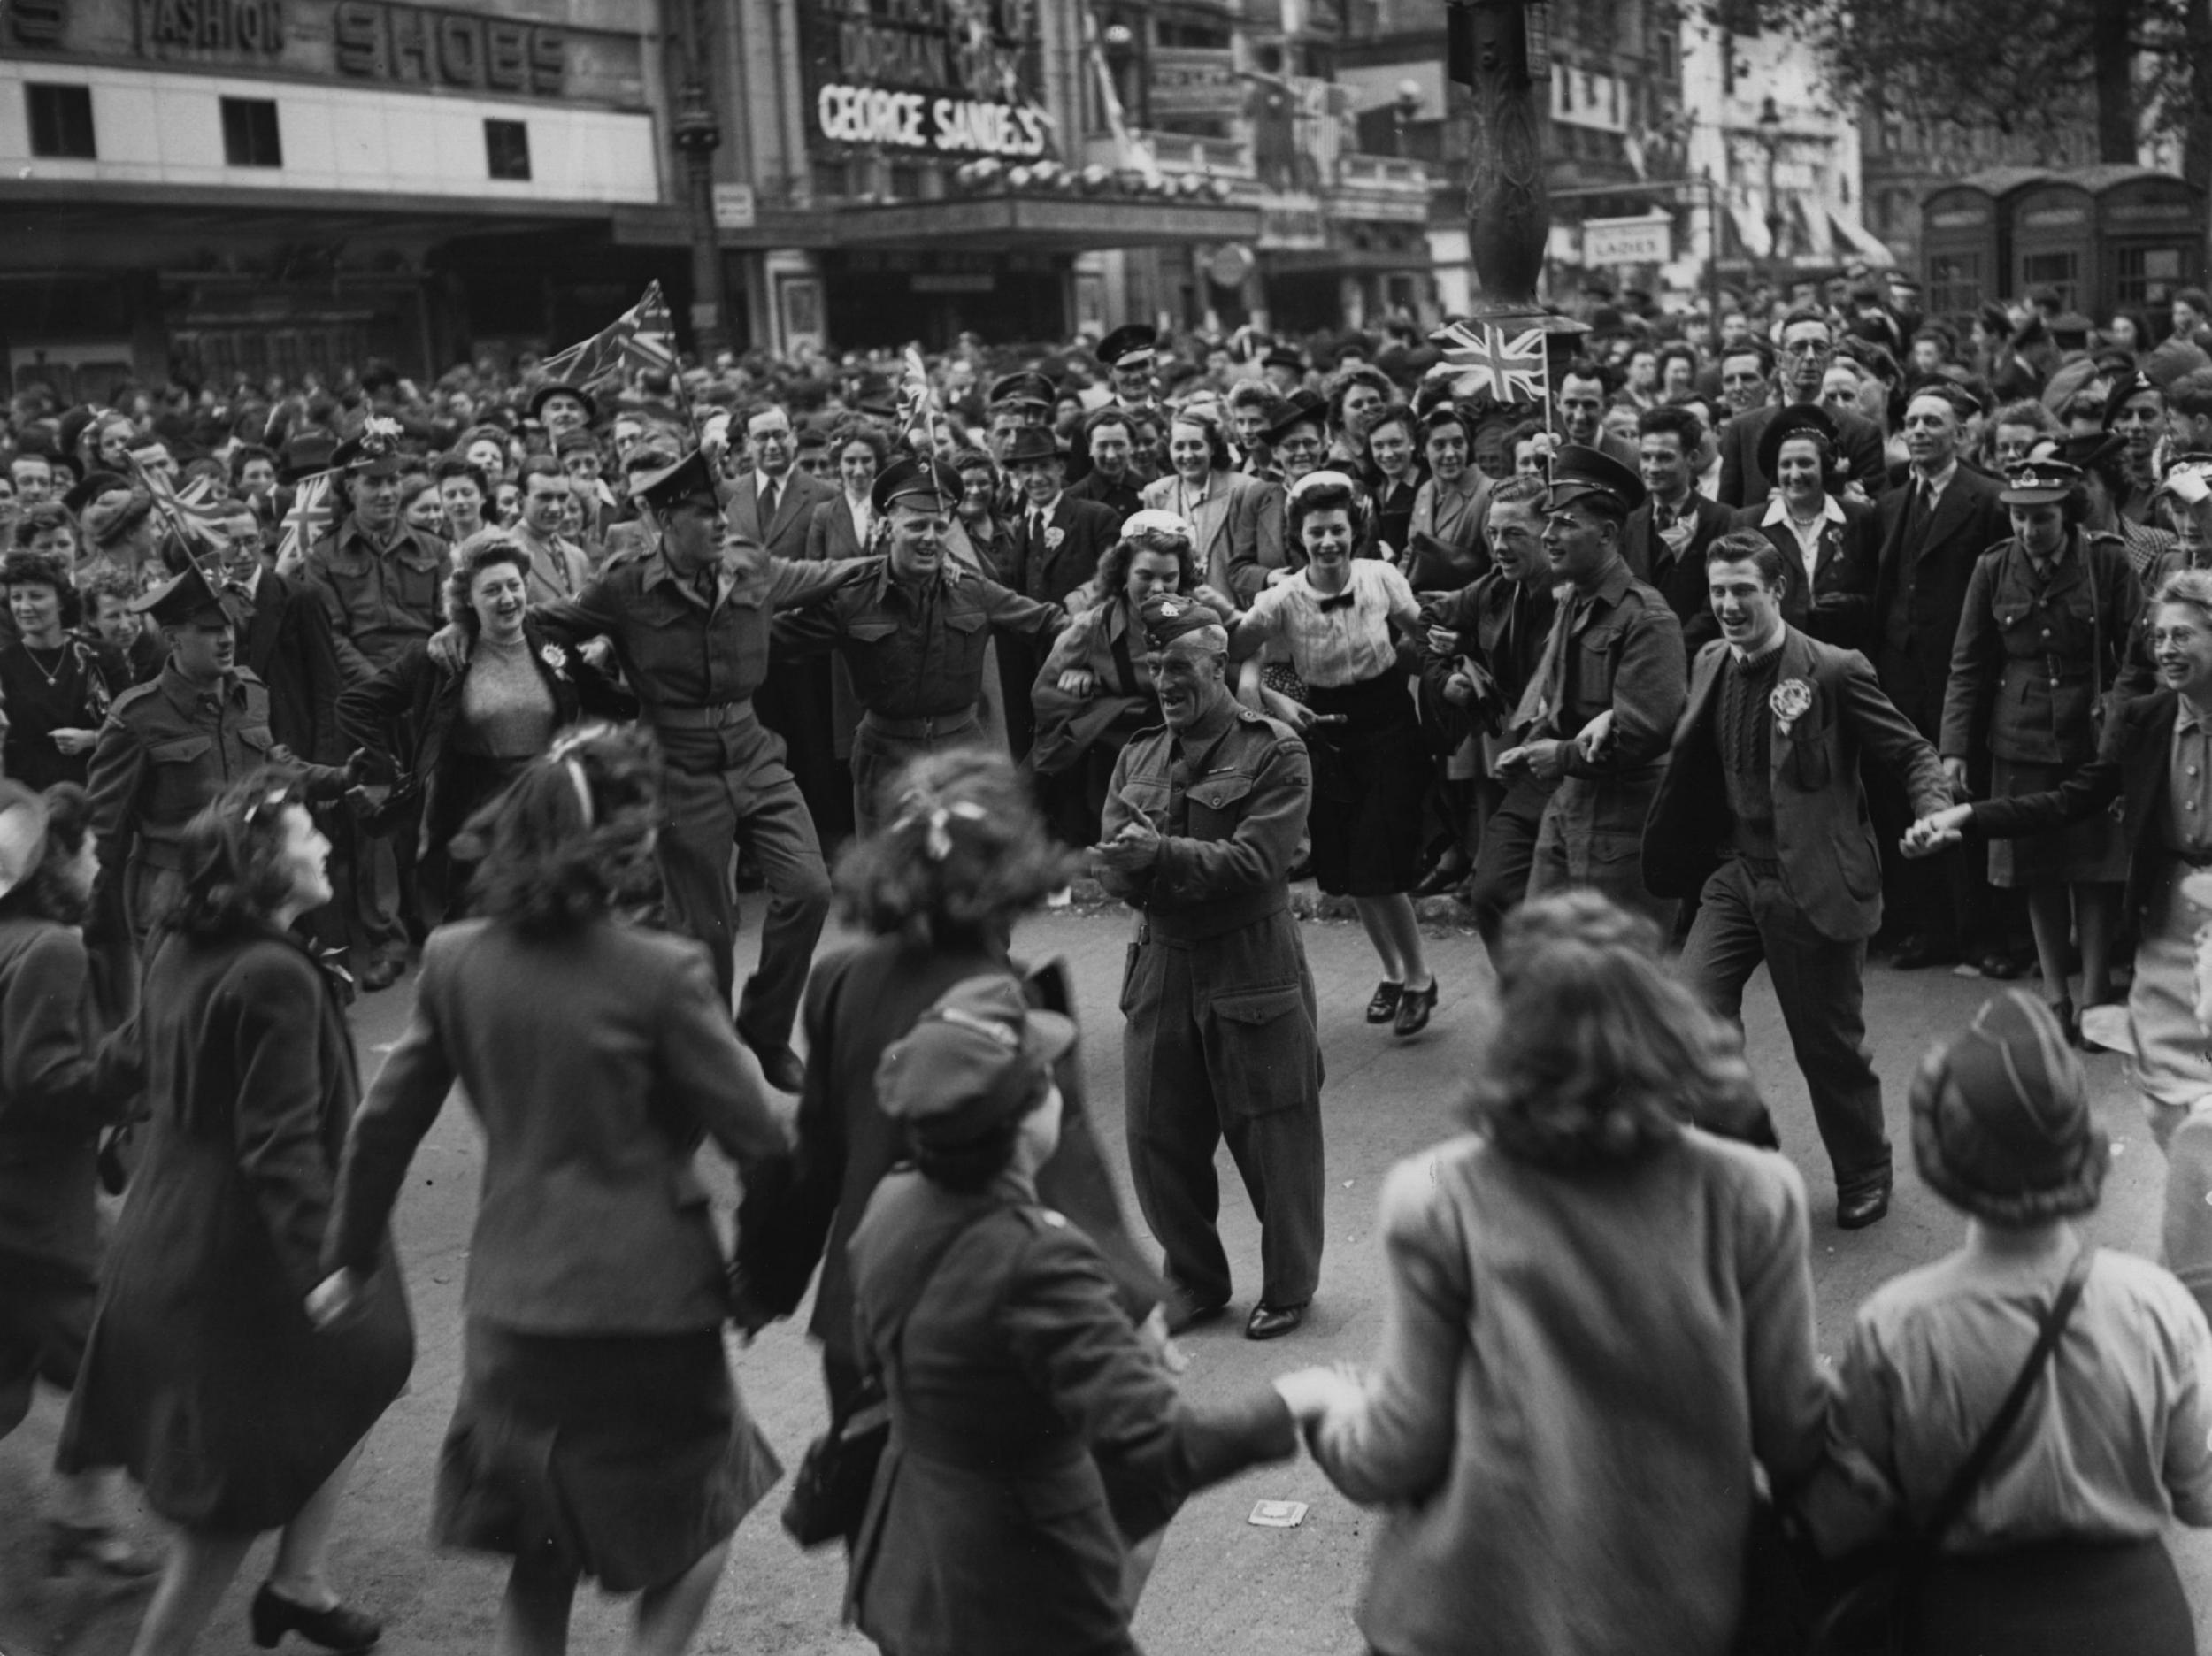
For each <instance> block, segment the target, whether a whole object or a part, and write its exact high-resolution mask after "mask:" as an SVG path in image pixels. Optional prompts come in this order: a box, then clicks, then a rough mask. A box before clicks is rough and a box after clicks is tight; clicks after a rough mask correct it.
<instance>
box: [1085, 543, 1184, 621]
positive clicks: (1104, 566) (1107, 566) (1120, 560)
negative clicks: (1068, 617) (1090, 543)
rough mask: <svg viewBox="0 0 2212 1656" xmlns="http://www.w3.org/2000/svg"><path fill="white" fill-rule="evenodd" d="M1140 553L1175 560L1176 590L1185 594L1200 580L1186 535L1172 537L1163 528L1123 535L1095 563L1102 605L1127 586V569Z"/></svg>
mask: <svg viewBox="0 0 2212 1656" xmlns="http://www.w3.org/2000/svg"><path fill="white" fill-rule="evenodd" d="M1140 552H1155V553H1165V554H1168V555H1170V556H1172V557H1173V558H1174V559H1175V577H1176V582H1175V590H1176V591H1177V592H1179V593H1187V592H1191V591H1194V590H1195V589H1196V587H1197V586H1198V582H1199V579H1200V571H1199V568H1198V559H1197V556H1196V555H1195V554H1194V552H1193V551H1192V549H1191V540H1190V537H1189V536H1188V535H1180V534H1171V533H1168V532H1167V531H1166V530H1164V529H1140V530H1138V531H1137V533H1134V534H1125V535H1124V536H1122V538H1121V539H1120V540H1117V541H1115V542H1114V544H1113V545H1112V546H1110V547H1109V548H1107V549H1106V556H1104V557H1102V558H1101V559H1099V561H1098V576H1097V582H1098V596H1099V602H1102V603H1111V602H1113V601H1114V600H1115V599H1117V598H1118V597H1120V596H1121V594H1122V589H1123V588H1124V587H1125V586H1128V585H1129V566H1130V565H1131V564H1132V563H1135V562H1136V560H1137V554H1138V553H1140Z"/></svg>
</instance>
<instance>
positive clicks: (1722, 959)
mask: <svg viewBox="0 0 2212 1656" xmlns="http://www.w3.org/2000/svg"><path fill="white" fill-rule="evenodd" d="M1705 559H1706V563H1705V570H1706V580H1707V586H1708V590H1709V595H1710V602H1711V605H1712V610H1713V616H1714V618H1715V620H1716V621H1717V623H1718V625H1719V628H1720V637H1719V638H1718V639H1717V640H1714V641H1713V642H1711V643H1709V644H1708V645H1706V646H1705V648H1703V649H1702V650H1701V651H1700V652H1699V654H1698V657H1697V663H1696V665H1695V666H1694V668H1693V669H1692V671H1691V675H1690V694H1689V700H1688V703H1687V705H1686V708H1685V709H1684V711H1683V715H1682V719H1681V723H1680V724H1678V726H1677V727H1676V729H1675V732H1674V737H1673V740H1672V743H1671V749H1670V753H1669V757H1668V761H1667V770H1666V777H1665V779H1664V780H1663V781H1662V782H1661V784H1660V786H1659V793H1658V796H1657V798H1656V799H1655V801H1653V804H1652V809H1651V816H1650V819H1649V821H1648V823H1647V824H1646V826H1645V829H1644V837H1643V868H1644V880H1645V883H1646V884H1647V885H1648V886H1649V887H1650V888H1651V889H1652V891H1653V892H1654V893H1657V894H1658V895H1660V896H1663V897H1671V898H1678V899H1686V898H1692V897H1694V898H1696V899H1697V900H1698V908H1697V917H1696V918H1695V919H1694V920H1693V921H1692V922H1691V923H1690V932H1689V937H1688V939H1687V940H1686V942H1685V944H1684V945H1683V950H1682V975H1683V977H1684V980H1685V981H1686V982H1687V983H1688V984H1689V985H1691V986H1692V987H1693V988H1694V989H1695V990H1696V991H1697V993H1699V994H1700V995H1701V997H1702V998H1703V999H1704V1000H1706V1001H1707V1003H1708V1004H1709V1005H1710V1006H1711V1007H1712V1008H1714V1010H1716V1011H1717V1012H1719V1013H1720V1014H1721V1015H1722V1016H1725V1017H1728V1018H1730V1019H1732V1020H1734V1021H1738V1022H1740V1021H1741V1017H1742V1011H1743V987H1744V985H1745V983H1746V982H1747V980H1748V979H1749V978H1750V976H1751V974H1752V972H1753V971H1755V970H1756V969H1757V968H1758V965H1759V963H1760V962H1761V961H1764V962H1766V967H1767V971H1768V974H1769V976H1770V977H1772V979H1773V981H1774V993H1775V998H1776V1000H1778V1001H1779V1002H1780V1004H1781V1008H1782V1020H1783V1023H1784V1024H1785V1025H1786V1027H1787V1029H1788V1030H1789V1034H1790V1042H1791V1045H1792V1046H1793V1048H1794V1050H1795V1052H1796V1054H1797V1063H1798V1068H1799V1069H1801V1071H1802V1072H1803V1074H1804V1077H1805V1085H1806V1087H1807V1090H1808V1091H1809V1092H1810V1093H1811V1095H1812V1104H1813V1116H1814V1120H1815V1121H1816V1123H1818V1126H1819V1129H1820V1136H1821V1141H1822V1143H1823V1144H1824V1146H1826V1147H1827V1151H1828V1158H1829V1161H1830V1164H1831V1165H1832V1168H1833V1169H1834V1170H1835V1177H1836V1223H1837V1224H1838V1225H1839V1227H1840V1228H1841V1229H1843V1230H1858V1229H1860V1228H1862V1227H1863V1226H1866V1225H1870V1224H1872V1223H1875V1222H1876V1221H1877V1220H1878V1219H1880V1218H1881V1217H1882V1216H1883V1215H1885V1214H1886V1213H1887V1212H1888V1211H1889V1198H1890V1186H1891V1177H1892V1176H1891V1161H1890V1147H1889V1135H1888V1132H1887V1130H1886V1127H1885V1125H1884V1123H1883V1116H1882V1085H1881V1082H1880V1080H1879V1079H1878V1077H1876V1075H1875V1073H1874V1065H1873V1062H1872V1059H1871V1057H1870V1054H1869V1053H1868V1050H1867V1045H1866V1018H1865V1015H1864V1011H1863V1000H1864V993H1863V974H1864V971H1865V968H1866V945H1867V939H1869V938H1870V937H1872V936H1873V935H1874V932H1875V930H1876V929H1877V928H1878V926H1879V925H1880V924H1881V917H1882V899H1881V855H1880V852H1879V851H1878V849H1877V847H1876V846H1875V843H1874V835H1873V832H1872V830H1871V829H1870V827H1869V825H1868V811H1867V804H1866V792H1865V787H1864V785H1863V783H1862V781H1861V779H1860V764H1861V759H1862V756H1866V757H1870V758H1871V759H1872V760H1873V761H1874V762H1875V763H1877V764H1878V765H1879V766H1880V767H1881V768H1882V769H1884V770H1887V771H1888V772H1890V773H1891V774H1892V775H1893V777H1894V778H1896V779H1897V781H1898V783H1899V784H1900V786H1901V787H1902V788H1903V790H1904V791H1905V792H1906V793H1908V794H1909V796H1910V798H1911V799H1912V801H1913V803H1914V807H1915V809H1916V811H1917V812H1918V813H1919V814H1920V815H1923V816H1924V815H1926V814H1928V813H1929V812H1931V811H1932V810H1937V809H1941V808H1942V807H1943V806H1945V805H1947V804H1948V803H1949V802H1950V789H1949V787H1948V786H1947V785H1946V783H1945V779H1944V774H1943V764H1942V762H1941V760H1940V759H1939V758H1938V757H1937V755H1936V751H1935V748H1934V747H1933V746H1932V744H1931V743H1930V742H1929V741H1928V740H1927V739H1926V738H1925V737H1924V736H1922V735H1921V734H1920V733H1919V732H1917V731H1916V730H1915V729H1914V728H1913V727H1912V724H1911V723H1910V722H1909V720H1908V719H1906V718H1905V717H1904V716H1903V715H1902V714H1901V713H1900V712H1898V710H1897V709H1895V708H1894V707H1893V706H1892V705H1891V704H1890V701H1889V698H1888V697H1886V696H1885V695H1884V694H1882V692H1881V687H1880V686H1879V685H1878V683H1877V682H1876V680H1875V677H1874V671H1873V669H1872V668H1871V667H1870V665H1869V664H1868V663H1867V660H1866V658H1865V657H1864V656H1863V655H1860V654H1859V653H1858V652H1857V651H1855V650H1846V649H1839V648H1836V647H1835V646H1833V645H1831V644H1824V643H1822V642H1820V641H1819V640H1816V639H1814V638H1810V637H1809V636H1807V635H1806V634H1805V633H1803V632H1799V631H1798V630H1797V629H1796V628H1795V627H1793V626H1791V625H1788V624H1787V623H1786V622H1785V621H1784V620H1783V618H1782V603H1783V596H1784V593H1785V591H1786V588H1787V586H1788V576H1789V567H1788V564H1787V563H1786V555H1785V553H1784V552H1783V551H1782V549H1781V548H1778V547H1777V546H1775V545H1774V544H1773V542H1771V541H1770V540H1768V539H1767V537H1766V536H1765V535H1763V534H1762V533H1759V532H1758V531H1756V530H1750V529H1739V530H1733V531H1732V532H1730V533H1727V534H1725V535H1723V536H1722V537H1721V538H1720V539H1719V540H1716V541H1715V542H1714V543H1713V544H1712V546H1711V547H1710V548H1708V549H1707V551H1706V554H1705ZM1707 1124H1708V1125H1713V1126H1717V1127H1721V1128H1724V1129H1727V1130H1730V1131H1743V1130H1744V1127H1745V1124H1744V1123H1707ZM1765 1125H1766V1131H1768V1132H1771V1131H1772V1126H1771V1123H1766V1124H1765Z"/></svg>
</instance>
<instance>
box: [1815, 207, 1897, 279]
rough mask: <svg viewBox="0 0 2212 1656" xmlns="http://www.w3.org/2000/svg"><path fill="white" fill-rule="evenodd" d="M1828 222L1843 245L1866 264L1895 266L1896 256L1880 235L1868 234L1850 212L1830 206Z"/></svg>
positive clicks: (1864, 227)
mask: <svg viewBox="0 0 2212 1656" xmlns="http://www.w3.org/2000/svg"><path fill="white" fill-rule="evenodd" d="M1828 222H1829V223H1830V224H1832V225H1833V226H1835V229H1836V234H1837V235H1838V236H1839V237H1840V238H1841V240H1842V242H1843V245H1844V246H1846V247H1847V248H1849V249H1851V250H1852V251H1853V252H1855V253H1856V254H1858V255H1859V256H1860V257H1863V258H1864V259H1865V260H1866V261H1867V263H1868V264H1870V265H1882V266H1885V267H1894V266H1895V265H1896V263H1897V256H1896V255H1895V254H1894V253H1893V252H1891V251H1890V250H1889V249H1888V247H1887V246H1886V245H1885V244H1884V243H1883V241H1882V239H1881V237H1879V236H1878V235H1874V234H1870V232H1869V231H1868V230H1867V228H1866V226H1863V225H1862V224H1861V223H1860V222H1859V221H1858V220H1857V219H1854V218H1853V217H1852V216H1851V215H1850V214H1848V213H1844V212H1838V211H1836V210H1835V209H1834V208H1833V207H1831V208H1830V209H1829V210H1828Z"/></svg>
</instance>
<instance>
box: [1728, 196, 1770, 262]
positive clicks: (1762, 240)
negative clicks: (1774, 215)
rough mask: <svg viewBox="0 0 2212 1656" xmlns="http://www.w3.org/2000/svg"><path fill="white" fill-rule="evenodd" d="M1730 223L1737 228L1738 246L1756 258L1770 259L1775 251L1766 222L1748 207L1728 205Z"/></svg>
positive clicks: (1733, 203)
mask: <svg viewBox="0 0 2212 1656" xmlns="http://www.w3.org/2000/svg"><path fill="white" fill-rule="evenodd" d="M1728 222H1729V223H1730V224H1732V225H1733V226H1736V244H1737V245H1738V246H1739V247H1740V248H1742V249H1743V250H1744V252H1745V253H1746V254H1747V255H1749V256H1750V257H1754V258H1770V257H1773V254H1774V249H1773V248H1772V247H1771V246H1770V245H1769V238H1768V236H1767V226H1766V221H1765V220H1764V219H1762V218H1760V217H1759V215H1758V214H1757V213H1756V212H1755V211H1752V210H1751V208H1750V207H1749V206H1748V205H1739V204H1738V203H1735V202H1730V203H1728Z"/></svg>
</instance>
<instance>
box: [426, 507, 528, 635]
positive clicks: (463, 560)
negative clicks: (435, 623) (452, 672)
mask: <svg viewBox="0 0 2212 1656" xmlns="http://www.w3.org/2000/svg"><path fill="white" fill-rule="evenodd" d="M502 563H511V564H513V565H514V566H515V568H517V569H518V570H520V571H522V580H523V585H524V586H528V585H529V583H530V555H529V554H528V553H527V552H526V551H524V550H523V549H522V543H521V542H520V541H518V540H516V539H515V538H514V535H513V533H511V531H509V530H505V529H491V528H486V529H479V530H478V531H477V532H476V533H474V534H472V535H471V536H470V537H469V538H468V539H467V540H464V541H462V542H461V544H460V547H459V548H458V556H457V560H456V562H455V564H454V570H453V573H452V574H450V575H449V576H447V577H446V580H445V612H446V618H447V619H449V621H451V622H452V623H453V624H454V625H456V626H457V627H459V628H460V629H461V631H463V632H465V633H467V634H468V635H469V637H471V638H474V637H475V636H476V635H477V634H478V633H479V632H481V631H482V630H483V624H482V623H481V622H480V621H479V620H478V619H477V618H476V606H475V605H474V604H472V603H471V602H469V594H470V593H471V592H472V591H473V590H474V588H475V586H476V578H477V577H478V576H479V575H481V574H482V573H483V572H484V571H486V570H488V569H492V568H495V567H496V566H497V565H499V564H502Z"/></svg>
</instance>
